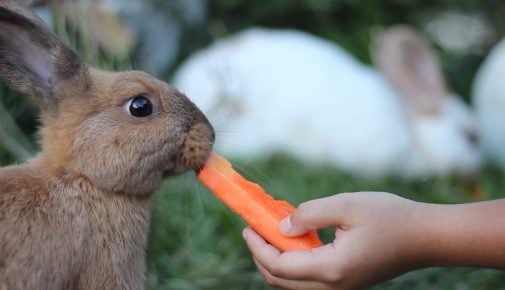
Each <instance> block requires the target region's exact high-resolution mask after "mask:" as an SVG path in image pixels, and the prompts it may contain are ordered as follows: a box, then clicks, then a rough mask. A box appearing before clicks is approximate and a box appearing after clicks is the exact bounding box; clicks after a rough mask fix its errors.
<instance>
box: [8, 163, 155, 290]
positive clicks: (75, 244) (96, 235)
mask: <svg viewBox="0 0 505 290" xmlns="http://www.w3.org/2000/svg"><path fill="white" fill-rule="evenodd" d="M30 169H31V168H30V167H29V166H25V165H21V166H13V167H7V168H4V169H0V281H1V282H0V290H4V289H142V288H143V281H144V270H145V265H144V263H145V261H144V251H145V248H146V241H147V232H148V227H149V220H150V204H151V201H150V198H149V197H147V198H142V199H140V198H133V197H129V196H124V195H120V194H118V195H116V196H111V194H110V193H103V192H101V191H100V190H99V189H97V188H95V187H94V186H93V185H92V184H90V183H89V181H87V180H86V179H84V178H77V179H76V178H74V177H72V178H65V177H63V178H62V177H56V176H51V175H49V174H44V173H40V172H39V171H36V170H30ZM66 180H72V182H66ZM20 277H23V279H20Z"/></svg>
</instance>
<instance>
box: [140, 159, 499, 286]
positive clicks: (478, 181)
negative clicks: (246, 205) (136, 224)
mask: <svg viewBox="0 0 505 290" xmlns="http://www.w3.org/2000/svg"><path fill="white" fill-rule="evenodd" d="M237 164H238V166H237V167H238V168H239V170H241V172H242V173H244V174H245V176H247V177H248V178H250V179H251V180H254V181H256V182H259V183H261V184H262V185H263V186H264V187H265V188H266V190H267V191H268V192H270V193H272V194H274V195H275V196H276V197H277V198H281V199H286V200H289V201H290V202H292V203H294V204H298V203H300V202H302V201H304V200H307V199H312V198H317V197H322V196H325V195H329V194H334V193H337V192H345V191H358V190H381V191H382V190H384V191H390V192H394V193H398V194H400V195H403V196H405V197H408V198H413V199H416V200H420V201H429V202H437V203H455V202H469V201H474V200H482V199H492V198H499V197H501V194H503V193H505V178H503V175H502V173H501V172H500V171H498V170H496V169H493V168H486V169H483V170H482V172H481V173H479V174H478V175H477V176H476V178H475V179H474V180H471V181H469V180H468V179H466V180H464V181H463V180H462V179H460V178H456V177H449V178H440V179H430V180H424V181H417V182H404V181H401V180H397V179H395V178H388V179H385V180H380V181H363V180H358V179H355V178H353V177H351V176H349V175H346V174H343V173H341V172H339V171H337V170H335V169H332V168H330V167H324V168H310V167H308V166H305V165H303V164H301V163H299V162H297V161H296V160H294V159H292V158H289V157H286V156H278V157H275V158H273V159H271V160H268V161H263V162H257V163H253V164H243V163H237ZM243 227H244V224H243V223H242V222H241V221H240V220H239V219H238V218H237V217H236V216H235V215H234V214H232V213H230V212H229V211H228V210H227V209H226V208H224V206H222V205H221V204H220V203H219V202H218V201H217V200H216V199H215V198H214V197H213V196H212V195H211V194H210V193H209V192H207V191H206V190H205V189H204V188H202V186H201V185H199V184H198V182H197V181H196V179H195V177H194V174H192V173H189V174H186V175H184V176H182V177H179V178H176V179H173V180H170V181H167V182H166V183H165V184H164V186H163V188H162V190H160V192H159V193H158V194H157V195H156V199H155V204H154V215H153V222H152V228H151V235H150V243H149V250H148V268H149V272H148V281H147V284H148V288H149V289H181V290H184V289H251V290H252V289H270V288H269V287H268V286H267V285H266V284H265V283H264V282H263V281H262V279H261V276H259V274H258V272H257V271H256V269H255V267H254V265H253V263H252V260H251V258H250V254H249V252H248V251H247V249H246V246H245V243H244V242H243V240H242V237H241V230H242V228H243ZM332 234H333V231H332V230H330V229H328V230H324V231H322V232H321V235H322V237H323V239H324V240H326V241H329V240H330V239H331V236H332ZM475 246H476V247H478V246H479V245H478V239H476V241H475ZM504 285H505V272H503V271H494V270H483V269H471V268H470V269H468V268H451V269H448V268H430V269H425V270H421V271H416V272H412V273H409V274H406V275H404V276H401V277H399V278H397V279H395V280H393V281H390V282H386V283H383V284H382V285H379V286H376V287H372V288H371V289H462V290H463V289H472V290H473V289H505V286H504Z"/></svg>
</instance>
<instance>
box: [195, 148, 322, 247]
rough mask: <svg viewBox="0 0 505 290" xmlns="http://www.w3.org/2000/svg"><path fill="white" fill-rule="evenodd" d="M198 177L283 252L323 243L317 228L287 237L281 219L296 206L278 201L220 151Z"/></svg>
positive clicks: (211, 158)
mask: <svg viewBox="0 0 505 290" xmlns="http://www.w3.org/2000/svg"><path fill="white" fill-rule="evenodd" d="M197 177H198V180H200V182H201V183H202V184H203V185H204V186H205V187H206V188H207V189H209V190H210V191H211V192H212V193H213V194H214V195H215V196H216V197H217V198H218V199H219V200H220V201H221V202H222V203H224V204H225V205H226V206H227V207H228V208H230V209H231V210H232V211H233V212H235V213H236V214H238V215H239V216H240V217H241V218H242V219H243V220H244V221H245V222H246V223H247V224H248V225H249V226H250V227H251V228H252V229H253V230H255V231H256V232H257V233H258V234H260V235H261V236H262V237H263V238H264V239H265V240H267V241H268V242H269V243H270V244H272V245H273V246H274V247H276V248H277V249H279V250H281V251H283V252H285V251H292V250H308V249H311V248H315V247H319V246H321V245H322V242H321V240H320V239H319V237H318V235H317V232H316V231H311V232H308V233H306V234H304V235H302V236H299V237H286V236H284V235H283V234H282V233H281V232H280V229H279V222H280V221H281V220H282V219H283V218H285V217H286V216H288V215H289V214H291V213H292V212H294V211H295V208H294V207H293V206H292V205H291V204H289V203H288V202H286V201H284V200H275V199H274V198H273V197H272V196H270V195H269V194H267V193H266V192H265V191H264V190H263V188H262V187H261V186H260V185H258V184H256V183H253V182H250V181H248V180H247V179H245V178H244V177H242V176H241V175H240V174H239V173H237V172H236V171H235V170H234V169H233V167H232V165H231V163H230V162H228V161H227V160H226V159H225V158H223V157H221V156H220V155H219V154H217V153H215V152H213V153H212V154H211V156H210V158H209V160H208V161H207V162H206V164H205V165H204V166H203V167H202V168H201V169H200V170H199V171H198V172H197Z"/></svg>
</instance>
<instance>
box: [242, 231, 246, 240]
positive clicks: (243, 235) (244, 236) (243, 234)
mask: <svg viewBox="0 0 505 290" xmlns="http://www.w3.org/2000/svg"><path fill="white" fill-rule="evenodd" d="M245 231H246V229H243V230H242V237H243V238H244V240H246V241H247V234H246V233H245Z"/></svg>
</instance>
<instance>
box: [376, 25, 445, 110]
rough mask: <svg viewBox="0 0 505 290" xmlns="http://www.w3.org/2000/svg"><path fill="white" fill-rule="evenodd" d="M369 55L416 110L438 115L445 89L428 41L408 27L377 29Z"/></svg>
mask: <svg viewBox="0 0 505 290" xmlns="http://www.w3.org/2000/svg"><path fill="white" fill-rule="evenodd" d="M373 39H374V43H373V47H372V57H373V59H374V62H375V64H376V66H377V67H378V69H379V70H380V71H381V72H382V73H383V74H384V76H385V77H386V79H388V80H389V81H390V82H391V84H392V85H393V87H395V88H396V89H397V90H398V92H399V93H400V94H401V95H403V96H404V97H405V98H406V101H407V102H408V104H409V105H411V106H413V109H414V110H415V111H416V112H418V113H423V114H437V113H438V112H439V110H440V108H441V104H442V103H443V100H444V97H446V96H447V88H446V84H445V80H444V77H443V74H442V69H441V68H440V66H439V63H438V59H437V57H436V55H435V53H434V51H433V48H432V46H431V44H430V43H429V41H428V40H427V39H425V38H424V37H422V36H421V35H419V34H418V33H416V31H414V30H413V29H412V28H409V27H407V26H401V25H398V26H393V27H391V28H389V29H386V30H381V31H376V32H375V34H374V36H373Z"/></svg>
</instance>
